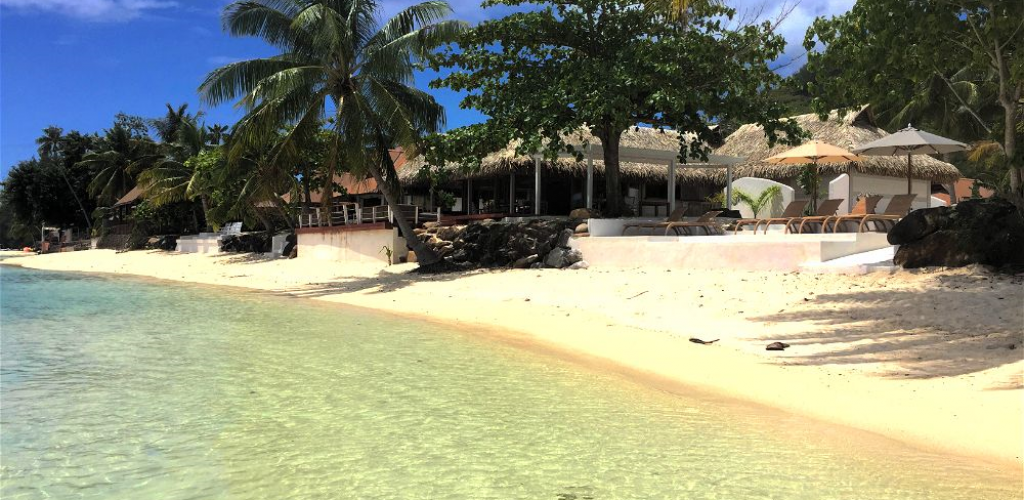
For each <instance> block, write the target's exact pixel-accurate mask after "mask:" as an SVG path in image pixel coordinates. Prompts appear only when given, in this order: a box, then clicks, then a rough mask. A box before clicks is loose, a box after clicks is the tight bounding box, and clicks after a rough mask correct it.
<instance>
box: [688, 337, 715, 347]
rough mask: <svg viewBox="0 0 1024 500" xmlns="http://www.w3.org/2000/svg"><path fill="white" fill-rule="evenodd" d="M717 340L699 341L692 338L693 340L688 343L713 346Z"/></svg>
mask: <svg viewBox="0 0 1024 500" xmlns="http://www.w3.org/2000/svg"><path fill="white" fill-rule="evenodd" d="M718 340H719V339H715V340H701V339H698V338H696V337H694V338H691V339H690V342H693V343H694V344H702V345H711V344H714V343H715V342H718Z"/></svg>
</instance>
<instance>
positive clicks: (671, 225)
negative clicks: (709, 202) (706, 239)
mask: <svg viewBox="0 0 1024 500" xmlns="http://www.w3.org/2000/svg"><path fill="white" fill-rule="evenodd" d="M721 213H722V211H721V210H717V211H714V210H713V211H711V212H707V213H705V214H704V215H701V216H700V218H698V219H697V220H695V221H678V222H667V223H665V236H668V232H669V231H675V233H676V235H680V233H679V229H682V230H683V232H684V233H686V234H690V229H691V228H698V227H699V228H702V229H704V231H705V232H706V233H707V234H708V236H710V235H711V232H712V231H714V232H716V233H720V232H721V231H722V226H719V225H718V223H717V222H715V217H718V216H719V214H721Z"/></svg>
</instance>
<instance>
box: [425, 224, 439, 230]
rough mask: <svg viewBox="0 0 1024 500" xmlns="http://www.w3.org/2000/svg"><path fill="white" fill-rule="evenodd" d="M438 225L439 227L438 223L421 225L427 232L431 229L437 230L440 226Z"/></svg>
mask: <svg viewBox="0 0 1024 500" xmlns="http://www.w3.org/2000/svg"><path fill="white" fill-rule="evenodd" d="M440 225H441V223H440V222H424V223H423V228H424V229H426V230H428V231H429V230H431V229H437V228H438V226H440Z"/></svg>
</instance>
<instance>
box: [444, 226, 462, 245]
mask: <svg viewBox="0 0 1024 500" xmlns="http://www.w3.org/2000/svg"><path fill="white" fill-rule="evenodd" d="M465 230H466V226H444V227H440V228H438V229H437V237H438V238H441V239H442V240H445V241H455V240H457V239H458V238H459V237H460V236H462V232H463V231H465Z"/></svg>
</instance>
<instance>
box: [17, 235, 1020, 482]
mask: <svg viewBox="0 0 1024 500" xmlns="http://www.w3.org/2000/svg"><path fill="white" fill-rule="evenodd" d="M4 264H14V265H20V266H24V267H26V268H36V269H48V270H57V271H79V272H93V273H115V274H130V275H138V276H148V277H153V278H160V279H166V280H176V281H186V282H193V283H205V284H213V285H228V286H236V287H246V288H251V289H257V290H264V291H270V292H275V293H282V294H290V295H294V296H297V297H306V298H311V299H316V300H324V301H330V302H340V303H345V304H350V305H354V306H360V307H367V308H373V309H377V310H381V311H383V312H387V313H394V314H401V315H408V316H414V317H420V318H424V319H428V320H431V321H440V322H445V323H449V324H452V325H454V326H455V327H456V328H459V329H461V330H466V331H472V332H479V333H480V334H482V335H493V336H495V337H497V338H500V339H502V340H504V341H508V342H514V343H517V344H519V345H521V346H523V347H525V348H530V349H539V350H544V351H547V352H554V353H557V354H559V355H561V356H565V357H570V358H574V359H576V360H578V361H580V362H584V363H587V364H590V365H594V366H596V367H598V368H599V369H607V370H615V371H618V372H621V373H623V374H624V375H626V376H630V377H635V378H638V379H641V380H644V381H647V382H649V383H651V384H652V385H655V386H657V387H660V388H663V389H665V390H669V391H677V392H682V391H692V390H699V391H703V392H706V393H709V394H713V395H718V396H721V397H729V398H736V399H740V400H745V401H749V402H752V403H756V404H761V405H767V406H770V407H773V408H777V409H780V410H783V411H787V412H794V413H797V414H800V415H806V416H809V417H812V418H815V419H819V420H822V421H826V422H830V423H838V424H842V425H845V426H849V427H853V428H856V429H861V430H865V431H869V432H872V433H876V434H879V435H882V436H885V437H889V438H892V439H896V440H899V441H902V442H904V443H908V444H910V445H912V446H916V447H920V448H923V449H927V450H933V451H937V452H940V453H948V454H956V455H964V456H971V457H977V458H979V459H981V460H985V461H989V462H991V463H992V464H993V465H994V466H997V467H1012V468H1014V469H1016V470H1018V471H1019V470H1020V468H1021V466H1022V465H1024V461H1022V458H1021V457H1022V448H1024V436H1022V427H1024V425H1022V422H1024V410H1022V407H1024V345H1022V341H1024V276H1020V275H1018V276H1015V277H1014V276H1005V275H996V274H990V273H988V272H987V271H985V270H983V269H980V268H966V269H952V270H927V271H916V272H911V271H899V272H896V273H893V274H889V273H873V274H867V275H860V276H845V275H822V274H797V273H772V272H723V271H686V270H678V269H675V270H656V269H634V270H601V269H593V268H592V269H589V270H580V271H554V270H500V271H474V272H467V273H457V274H446V275H436V276H422V275H418V274H410V273H408V271H409V270H410V269H412V267H411V266H410V265H403V266H394V267H391V268H388V269H387V270H383V271H382V270H381V268H379V267H375V266H359V265H351V264H348V265H346V264H342V263H340V262H323V261H315V260H304V259H301V258H300V259H294V260H270V259H268V258H264V257H260V256H254V255H229V254H221V255H197V254H176V253H167V252H157V251H138V252H129V253H122V254H116V253H114V252H113V251H109V250H92V251H85V252H73V253H64V254H50V255H40V256H35V255H31V256H26V257H11V258H7V259H6V260H4ZM0 272H2V271H0ZM691 337H695V338H700V339H703V340H707V341H710V340H715V339H719V340H718V342H716V343H714V344H711V345H701V344H697V343H693V342H690V341H688V339H690V338H691ZM775 341H780V342H785V343H788V344H790V345H791V347H790V348H788V349H787V350H786V351H784V352H773V351H765V346H766V345H767V344H768V343H770V342H775Z"/></svg>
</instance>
